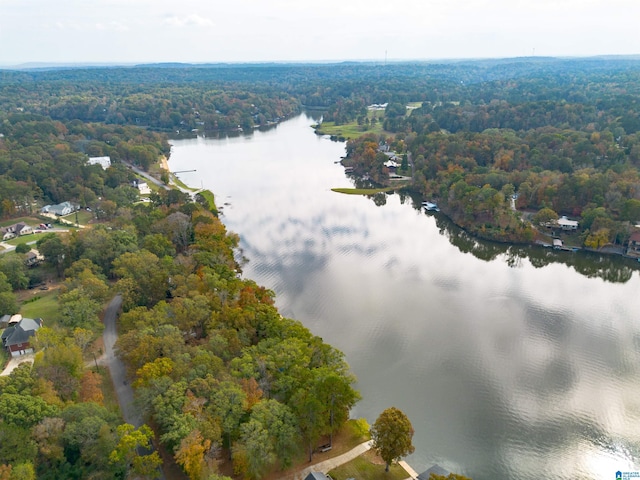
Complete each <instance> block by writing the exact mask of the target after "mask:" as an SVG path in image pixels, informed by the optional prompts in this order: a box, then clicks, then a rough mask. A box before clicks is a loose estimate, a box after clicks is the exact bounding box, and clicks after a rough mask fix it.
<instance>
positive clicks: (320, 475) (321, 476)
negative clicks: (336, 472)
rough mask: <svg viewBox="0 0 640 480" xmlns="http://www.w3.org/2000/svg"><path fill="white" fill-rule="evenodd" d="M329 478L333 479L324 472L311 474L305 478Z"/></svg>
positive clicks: (322, 479) (319, 479)
mask: <svg viewBox="0 0 640 480" xmlns="http://www.w3.org/2000/svg"><path fill="white" fill-rule="evenodd" d="M329 478H331V477H327V476H326V475H325V474H324V473H322V472H311V473H310V474H309V475H307V476H306V477H304V480H327V479H329Z"/></svg>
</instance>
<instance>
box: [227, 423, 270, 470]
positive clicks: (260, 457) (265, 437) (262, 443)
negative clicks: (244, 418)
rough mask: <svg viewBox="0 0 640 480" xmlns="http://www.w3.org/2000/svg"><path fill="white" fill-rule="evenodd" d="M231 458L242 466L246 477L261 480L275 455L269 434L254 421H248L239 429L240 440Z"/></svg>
mask: <svg viewBox="0 0 640 480" xmlns="http://www.w3.org/2000/svg"><path fill="white" fill-rule="evenodd" d="M233 457H234V460H235V461H238V463H240V464H241V465H243V466H244V470H245V471H244V472H243V473H244V474H245V476H246V477H248V478H250V479H252V480H256V479H259V478H262V476H263V475H264V473H266V471H267V470H268V469H269V468H271V467H272V466H273V465H274V463H275V461H276V455H275V452H274V450H273V445H272V443H271V442H270V441H269V432H268V431H267V430H266V429H265V428H264V426H263V425H262V424H261V423H260V422H258V421H256V420H249V421H248V422H247V423H244V424H242V426H241V427H240V439H239V440H238V443H237V444H236V446H235V447H234V452H233Z"/></svg>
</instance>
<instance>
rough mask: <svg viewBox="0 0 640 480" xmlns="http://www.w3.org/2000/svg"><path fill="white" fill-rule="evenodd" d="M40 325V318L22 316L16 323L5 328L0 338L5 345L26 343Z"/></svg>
mask: <svg viewBox="0 0 640 480" xmlns="http://www.w3.org/2000/svg"><path fill="white" fill-rule="evenodd" d="M41 326H42V319H41V318H36V319H33V318H23V319H22V320H20V322H18V323H17V324H16V325H12V326H10V327H8V328H7V329H5V331H4V332H2V335H1V336H0V338H1V339H2V343H3V344H4V345H5V346H6V347H8V346H11V345H17V344H20V343H26V342H28V341H29V338H30V337H32V336H33V335H34V334H35V333H36V331H37V330H38V329H39V328H40V327H41Z"/></svg>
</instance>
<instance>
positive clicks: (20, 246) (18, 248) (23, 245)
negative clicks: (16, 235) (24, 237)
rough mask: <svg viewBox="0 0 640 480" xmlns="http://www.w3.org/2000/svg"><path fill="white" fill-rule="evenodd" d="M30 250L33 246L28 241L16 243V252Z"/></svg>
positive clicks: (21, 252)
mask: <svg viewBox="0 0 640 480" xmlns="http://www.w3.org/2000/svg"><path fill="white" fill-rule="evenodd" d="M29 250H31V247H30V246H29V245H27V244H26V243H19V244H18V245H16V253H20V254H23V253H27V252H28V251H29Z"/></svg>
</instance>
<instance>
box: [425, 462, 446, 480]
mask: <svg viewBox="0 0 640 480" xmlns="http://www.w3.org/2000/svg"><path fill="white" fill-rule="evenodd" d="M432 473H433V474H434V475H440V476H442V477H446V476H448V475H449V473H451V472H449V471H448V470H445V469H444V468H442V467H441V466H440V465H438V464H435V465H434V466H432V467H431V468H430V469H429V470H426V471H424V472H422V473H421V474H420V475H418V478H417V480H429V479H430V478H431V474H432Z"/></svg>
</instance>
